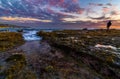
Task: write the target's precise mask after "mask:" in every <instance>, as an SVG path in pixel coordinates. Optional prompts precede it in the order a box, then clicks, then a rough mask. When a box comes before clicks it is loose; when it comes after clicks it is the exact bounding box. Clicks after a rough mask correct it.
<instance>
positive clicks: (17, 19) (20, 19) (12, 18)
mask: <svg viewBox="0 0 120 79" xmlns="http://www.w3.org/2000/svg"><path fill="white" fill-rule="evenodd" d="M0 20H5V21H17V22H25V21H34V22H36V21H39V22H51V20H40V19H36V18H29V17H28V18H25V17H11V16H9V17H0Z"/></svg>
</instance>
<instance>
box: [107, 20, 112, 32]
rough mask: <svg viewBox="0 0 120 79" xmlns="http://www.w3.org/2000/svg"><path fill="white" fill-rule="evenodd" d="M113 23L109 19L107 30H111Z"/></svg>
mask: <svg viewBox="0 0 120 79" xmlns="http://www.w3.org/2000/svg"><path fill="white" fill-rule="evenodd" d="M111 25H112V22H111V21H108V23H107V30H108V31H109V29H110V26H111Z"/></svg>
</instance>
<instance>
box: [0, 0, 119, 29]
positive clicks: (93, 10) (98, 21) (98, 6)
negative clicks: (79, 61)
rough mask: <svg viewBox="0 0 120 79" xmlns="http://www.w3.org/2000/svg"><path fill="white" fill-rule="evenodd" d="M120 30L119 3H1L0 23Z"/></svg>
mask: <svg viewBox="0 0 120 79" xmlns="http://www.w3.org/2000/svg"><path fill="white" fill-rule="evenodd" d="M108 20H112V25H113V26H112V28H120V26H119V25H120V0H0V22H1V23H11V24H19V25H29V26H32V27H34V26H40V27H47V28H59V27H60V28H86V27H87V28H104V27H105V25H106V22H107V21H108Z"/></svg>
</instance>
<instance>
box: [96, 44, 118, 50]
mask: <svg viewBox="0 0 120 79" xmlns="http://www.w3.org/2000/svg"><path fill="white" fill-rule="evenodd" d="M95 47H98V48H110V49H113V50H117V48H116V47H114V46H111V45H101V44H97V45H95Z"/></svg>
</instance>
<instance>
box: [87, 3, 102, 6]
mask: <svg viewBox="0 0 120 79" xmlns="http://www.w3.org/2000/svg"><path fill="white" fill-rule="evenodd" d="M89 5H90V6H103V5H104V4H101V3H89Z"/></svg>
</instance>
